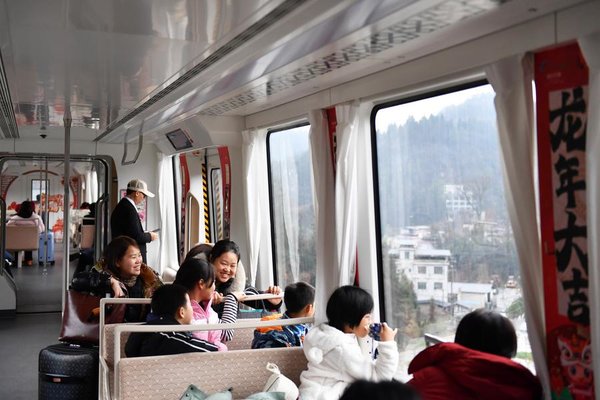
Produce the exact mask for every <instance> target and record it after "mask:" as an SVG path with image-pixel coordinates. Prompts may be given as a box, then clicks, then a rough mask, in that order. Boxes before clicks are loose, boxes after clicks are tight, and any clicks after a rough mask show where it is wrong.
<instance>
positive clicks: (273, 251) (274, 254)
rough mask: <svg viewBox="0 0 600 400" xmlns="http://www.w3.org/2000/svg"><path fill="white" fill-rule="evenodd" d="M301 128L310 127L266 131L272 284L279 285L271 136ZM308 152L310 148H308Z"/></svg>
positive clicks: (297, 124) (303, 123) (293, 126)
mask: <svg viewBox="0 0 600 400" xmlns="http://www.w3.org/2000/svg"><path fill="white" fill-rule="evenodd" d="M303 126H310V122H308V120H303V121H299V122H296V123H293V124H289V125H285V126H281V127H278V128H273V129H268V130H267V139H266V140H267V186H268V187H269V222H270V225H271V259H272V265H273V284H274V285H279V274H278V273H277V247H276V246H275V240H273V238H274V237H275V233H276V232H275V223H274V221H275V209H274V207H273V201H272V199H273V184H272V182H273V180H272V171H271V135H272V134H274V133H279V132H283V131H289V130H291V129H296V128H301V127H303ZM309 151H310V146H309Z"/></svg>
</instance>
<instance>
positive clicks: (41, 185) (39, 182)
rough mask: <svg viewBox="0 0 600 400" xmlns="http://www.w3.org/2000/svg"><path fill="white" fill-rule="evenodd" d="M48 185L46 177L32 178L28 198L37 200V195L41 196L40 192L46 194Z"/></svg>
mask: <svg viewBox="0 0 600 400" xmlns="http://www.w3.org/2000/svg"><path fill="white" fill-rule="evenodd" d="M48 186H49V182H48V180H47V179H32V180H31V197H30V198H29V199H30V200H32V201H38V200H39V199H38V196H40V197H41V196H42V194H44V195H47V194H48Z"/></svg>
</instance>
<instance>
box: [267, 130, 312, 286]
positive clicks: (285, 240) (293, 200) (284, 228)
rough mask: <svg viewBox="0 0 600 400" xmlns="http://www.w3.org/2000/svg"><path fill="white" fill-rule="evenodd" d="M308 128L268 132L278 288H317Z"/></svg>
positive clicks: (274, 252) (272, 220)
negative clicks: (308, 285) (304, 284)
mask: <svg viewBox="0 0 600 400" xmlns="http://www.w3.org/2000/svg"><path fill="white" fill-rule="evenodd" d="M309 130H310V126H309V125H301V126H295V127H292V128H286V129H282V130H274V131H270V132H269V137H268V140H267V151H268V158H269V163H268V168H269V196H270V202H271V227H272V235H271V236H272V238H273V240H272V243H273V265H274V268H275V279H276V282H277V284H278V285H280V286H285V285H287V284H289V283H292V282H297V281H305V282H309V283H311V284H313V285H314V284H315V264H316V253H315V246H314V242H315V212H314V207H313V192H312V183H311V176H312V175H311V174H312V172H311V171H312V166H311V161H310V160H311V159H310V152H309V150H310V147H309V136H308V135H309Z"/></svg>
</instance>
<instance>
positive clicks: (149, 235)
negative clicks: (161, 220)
mask: <svg viewBox="0 0 600 400" xmlns="http://www.w3.org/2000/svg"><path fill="white" fill-rule="evenodd" d="M146 197H154V193H152V192H151V191H149V190H148V185H147V184H146V182H144V181H143V180H141V179H134V180H132V181H130V182H129V183H128V184H127V194H126V195H125V197H123V198H122V199H121V201H119V204H117V206H116V207H115V209H114V210H113V212H112V214H111V216H110V230H111V234H112V238H113V239H114V238H116V237H117V236H121V235H124V236H129V237H130V238H132V239H133V240H135V241H136V242H137V243H138V246H139V247H140V253H142V259H143V260H144V264H146V263H147V262H146V243H149V242H152V241H154V240H156V239H158V234H157V233H156V232H145V231H144V228H142V222H141V221H140V216H139V215H138V212H137V208H136V205H138V204H140V203H141V202H142V201H144V199H145V198H146Z"/></svg>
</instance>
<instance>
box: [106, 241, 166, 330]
mask: <svg viewBox="0 0 600 400" xmlns="http://www.w3.org/2000/svg"><path fill="white" fill-rule="evenodd" d="M94 269H95V270H97V271H99V272H101V273H105V274H108V275H110V286H111V293H110V294H111V295H112V296H114V297H131V298H149V297H152V294H153V293H154V291H155V290H156V289H157V288H158V287H159V286H162V281H161V280H160V278H159V276H158V274H157V273H156V271H154V270H153V269H152V268H150V267H148V266H147V265H146V264H144V263H143V262H142V258H141V253H140V248H139V247H138V245H137V243H136V241H135V240H133V239H131V238H130V237H127V236H118V237H116V238H115V239H113V240H112V241H111V242H110V243H109V244H108V246H107V247H106V250H105V251H104V257H103V258H102V259H101V260H100V261H99V262H98V264H96V266H95V267H94ZM148 311H149V310H148V309H147V307H146V306H145V305H128V306H127V308H126V311H125V321H126V322H140V321H145V319H146V315H147V314H148Z"/></svg>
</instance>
